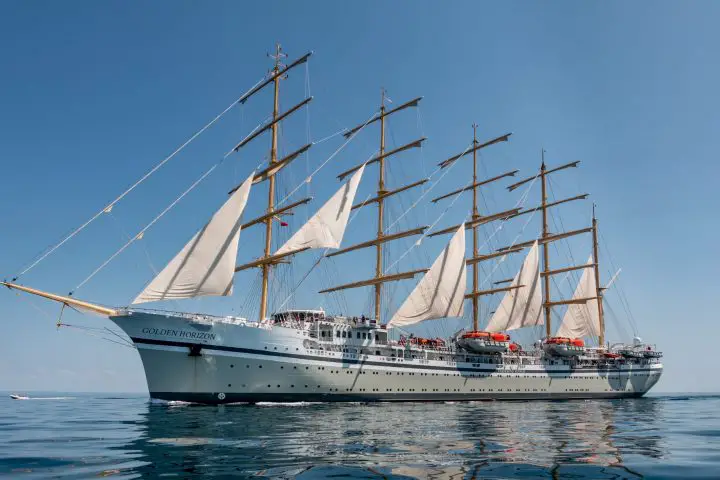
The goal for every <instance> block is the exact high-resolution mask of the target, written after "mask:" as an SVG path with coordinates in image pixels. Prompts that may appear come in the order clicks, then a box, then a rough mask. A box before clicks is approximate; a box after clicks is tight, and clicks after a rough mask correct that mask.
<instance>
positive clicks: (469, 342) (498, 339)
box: [458, 331, 510, 354]
mask: <svg viewBox="0 0 720 480" xmlns="http://www.w3.org/2000/svg"><path fill="white" fill-rule="evenodd" d="M509 340H510V335H507V334H505V333H490V332H478V331H474V332H466V333H464V334H462V335H461V336H460V338H459V339H458V345H459V346H460V347H461V348H464V349H465V350H468V351H471V352H475V353H491V354H496V353H502V352H506V351H507V349H508V347H509V345H508V342H509Z"/></svg>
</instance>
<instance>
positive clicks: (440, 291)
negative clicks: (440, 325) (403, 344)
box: [388, 223, 467, 327]
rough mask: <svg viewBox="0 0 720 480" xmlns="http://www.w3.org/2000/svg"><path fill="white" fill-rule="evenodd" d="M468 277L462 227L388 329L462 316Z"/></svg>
mask: <svg viewBox="0 0 720 480" xmlns="http://www.w3.org/2000/svg"><path fill="white" fill-rule="evenodd" d="M465 277H466V268H465V224H464V223H463V224H462V225H460V228H458V230H457V232H455V235H453V237H452V239H451V240H450V243H448V245H447V247H445V249H444V250H443V251H442V253H440V256H438V257H437V259H436V260H435V262H433V264H432V266H431V267H430V270H428V272H427V273H426V274H425V275H424V276H423V278H422V280H420V282H419V283H418V284H417V286H416V287H415V289H414V290H413V291H412V293H411V294H410V296H409V297H408V298H407V299H405V302H404V303H403V304H402V306H401V307H400V309H399V310H398V311H397V312H395V315H393V317H392V318H391V319H390V322H388V325H390V326H394V327H402V326H405V325H412V324H414V323H418V322H422V321H423V320H431V319H434V318H446V317H460V316H462V314H463V303H464V300H465V289H466V287H467V284H466V278H465Z"/></svg>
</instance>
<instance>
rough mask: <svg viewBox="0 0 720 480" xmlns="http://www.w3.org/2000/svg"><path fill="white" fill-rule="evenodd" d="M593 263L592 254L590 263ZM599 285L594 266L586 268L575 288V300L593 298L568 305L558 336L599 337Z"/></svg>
mask: <svg viewBox="0 0 720 480" xmlns="http://www.w3.org/2000/svg"><path fill="white" fill-rule="evenodd" d="M592 263H593V258H592V255H591V256H590V259H589V260H588V264H592ZM594 297H597V285H596V283H595V272H594V271H593V269H592V268H585V269H584V270H583V274H582V276H581V277H580V283H578V286H577V287H576V288H575V293H574V294H573V297H572V298H573V300H579V299H581V298H593V299H592V300H588V301H587V302H586V303H576V304H570V305H568V309H567V311H566V312H565V316H564V317H563V321H562V324H561V325H560V328H559V329H558V331H557V334H556V335H557V336H558V337H568V338H582V337H597V336H598V335H599V333H600V312H599V310H598V303H597V302H598V301H597V299H596V298H594Z"/></svg>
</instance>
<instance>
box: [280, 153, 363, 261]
mask: <svg viewBox="0 0 720 480" xmlns="http://www.w3.org/2000/svg"><path fill="white" fill-rule="evenodd" d="M363 170H365V165H363V166H362V167H360V169H359V170H358V171H357V172H355V174H354V175H353V176H352V178H350V180H349V181H348V182H347V183H345V184H344V185H343V186H342V187H340V190H338V191H337V192H336V193H335V195H333V196H332V197H331V198H330V200H328V201H327V202H325V205H323V206H322V207H320V210H318V211H317V213H315V215H313V216H312V217H311V218H310V219H309V220H308V221H307V222H306V223H305V224H304V225H303V226H302V227H301V228H300V230H298V231H297V232H295V234H294V235H293V236H292V237H290V239H289V240H288V241H287V242H285V244H284V245H283V246H282V247H280V249H279V250H278V251H277V252H275V254H274V255H280V254H283V253H288V252H292V251H296V250H302V249H306V248H338V247H340V243H341V242H342V239H343V235H344V234H345V228H346V227H347V223H348V219H349V218H350V209H351V208H352V205H353V200H354V199H355V193H356V192H357V188H358V184H359V183H360V178H361V177H362V174H363Z"/></svg>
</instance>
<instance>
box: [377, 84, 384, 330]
mask: <svg viewBox="0 0 720 480" xmlns="http://www.w3.org/2000/svg"><path fill="white" fill-rule="evenodd" d="M378 158H379V159H380V160H379V162H378V163H379V167H380V170H379V175H378V191H377V194H378V202H377V204H378V228H377V240H378V243H377V245H376V246H375V254H376V258H375V280H378V279H380V277H382V274H383V270H382V269H383V244H384V242H381V241H380V240H381V239H382V237H383V235H384V233H385V228H384V219H383V213H384V202H383V200H384V196H383V195H384V194H385V193H386V191H385V89H384V88H382V89H380V153H379V154H378ZM381 294H382V283H376V284H375V320H376V321H377V322H378V323H380V306H381V303H382V297H381Z"/></svg>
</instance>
